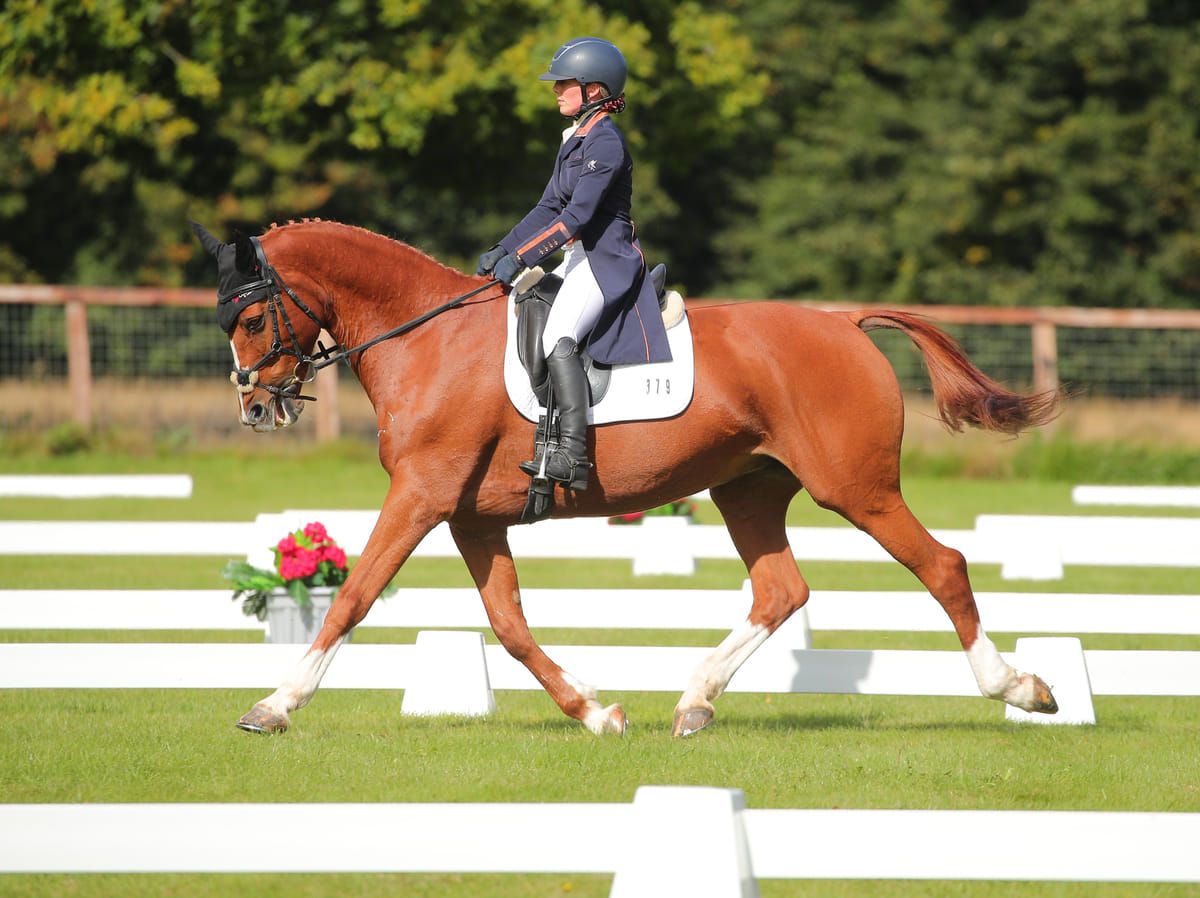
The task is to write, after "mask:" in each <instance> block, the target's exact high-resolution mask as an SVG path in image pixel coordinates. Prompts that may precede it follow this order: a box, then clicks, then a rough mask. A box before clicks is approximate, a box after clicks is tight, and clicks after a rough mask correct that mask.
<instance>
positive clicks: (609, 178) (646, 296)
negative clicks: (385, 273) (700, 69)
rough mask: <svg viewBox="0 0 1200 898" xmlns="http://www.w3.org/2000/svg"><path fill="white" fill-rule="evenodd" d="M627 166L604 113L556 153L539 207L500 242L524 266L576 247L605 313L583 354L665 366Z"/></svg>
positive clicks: (666, 354) (667, 355)
mask: <svg viewBox="0 0 1200 898" xmlns="http://www.w3.org/2000/svg"><path fill="white" fill-rule="evenodd" d="M632 201H633V159H632V157H630V155H629V148H628V146H626V144H625V137H624V135H622V134H621V131H620V129H618V128H617V126H616V124H614V123H613V121H612V119H611V118H610V117H609V115H608V113H606V112H599V113H597V114H596V115H595V116H594V117H593V118H591V119H588V120H587V121H586V122H584V123H583V124H582V125H581V126H580V127H579V128H577V129H576V131H575V133H574V134H572V135H571V136H570V137H568V138H567V139H566V140H565V141H564V142H563V144H562V146H561V147H559V151H558V157H557V158H556V159H555V161H554V172H553V173H552V174H551V175H550V182H549V183H548V184H547V185H546V190H545V192H544V193H543V194H542V198H541V199H540V200H538V204H537V205H536V206H534V207H533V208H532V209H531V210H530V211H529V214H527V215H526V216H525V217H524V218H522V219H521V221H520V222H518V223H517V225H516V227H514V228H513V229H512V230H511V231H509V232H508V234H507V235H506V236H505V237H504V239H503V240H501V241H500V245H501V246H503V247H504V249H505V251H507V252H510V253H517V254H518V255H519V256H520V257H521V261H522V262H523V263H524V264H525V265H526V266H528V267H533V266H534V265H537V264H538V263H539V262H540V261H541V260H542V259H544V258H545V257H546V256H548V255H550V254H551V253H552V252H554V251H555V250H557V249H559V248H560V247H562V246H564V245H565V244H567V243H568V242H570V241H572V240H579V241H580V242H581V243H582V244H583V249H584V251H585V252H586V253H587V257H588V264H589V265H590V266H591V269H592V273H593V274H595V276H596V283H597V284H599V285H600V290H601V292H603V294H604V311H603V312H602V313H601V315H600V319H599V321H597V322H596V326H595V327H594V328H593V329H592V332H591V334H590V335H589V336H588V339H587V345H586V347H585V348H586V349H587V351H588V354H589V355H590V356H591V357H592V358H594V359H595V360H596V361H598V362H603V363H605V364H609V365H624V364H633V363H637V362H666V361H670V359H671V348H670V346H669V345H668V343H667V333H666V330H665V329H664V327H663V323H662V315H661V314H660V312H659V309H658V298H657V297H656V296H655V295H654V287H653V285H652V284H651V283H650V278H649V277H647V276H646V260H645V259H644V258H643V257H642V250H641V247H640V246H639V245H638V241H637V238H636V236H635V235H634V225H633V219H632V218H631V216H630V207H631V205H632Z"/></svg>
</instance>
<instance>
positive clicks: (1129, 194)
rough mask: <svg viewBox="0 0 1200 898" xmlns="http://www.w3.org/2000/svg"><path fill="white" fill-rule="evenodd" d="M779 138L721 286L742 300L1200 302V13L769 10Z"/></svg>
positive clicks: (1101, 3)
mask: <svg viewBox="0 0 1200 898" xmlns="http://www.w3.org/2000/svg"><path fill="white" fill-rule="evenodd" d="M748 27H749V30H750V34H751V36H752V38H753V39H754V40H755V41H756V44H757V45H758V46H759V47H760V52H761V54H762V58H764V59H766V60H768V61H769V64H770V66H771V70H772V75H773V80H774V81H775V83H776V84H778V86H779V90H778V92H777V93H776V94H775V96H774V97H773V98H772V102H771V104H770V108H769V110H767V111H765V112H764V115H763V120H764V122H765V125H764V128H766V129H772V130H774V131H776V132H778V133H779V135H780V137H779V139H778V141H777V142H776V143H775V144H774V145H773V147H772V149H773V152H772V153H771V154H770V155H769V156H768V155H764V154H762V153H752V154H751V156H752V157H753V158H755V159H761V160H768V161H767V164H766V166H765V167H764V168H763V169H759V170H754V171H751V172H750V173H749V175H748V176H747V177H746V178H745V179H744V181H743V183H742V186H741V189H740V192H739V198H740V201H741V203H742V205H743V207H744V210H745V211H744V214H743V215H742V216H741V217H740V218H739V219H738V220H737V221H736V222H734V223H733V224H732V225H731V226H730V227H729V228H728V229H727V231H726V233H725V234H724V235H723V237H724V243H725V245H726V246H728V247H729V248H730V250H729V252H727V253H726V254H725V258H726V260H727V264H726V266H725V268H724V269H723V272H722V274H723V276H724V279H725V284H726V287H727V288H728V290H730V291H731V292H733V293H735V294H740V295H745V296H761V295H775V296H796V295H810V296H822V297H828V298H848V299H856V300H862V301H869V302H880V301H885V302H893V303H895V302H909V301H919V302H947V303H991V304H1000V305H1036V304H1077V305H1102V306H1104V305H1108V306H1129V305H1135V306H1178V305H1184V304H1195V302H1196V298H1197V296H1198V295H1200V182H1198V181H1197V179H1196V177H1195V171H1194V169H1195V160H1196V159H1198V158H1200V133H1198V129H1197V124H1196V118H1195V114H1194V110H1195V109H1196V108H1197V103H1198V101H1200V40H1198V38H1200V9H1197V8H1196V7H1195V5H1194V4H1190V5H1189V4H1179V3H1170V2H1124V0H1071V2H1061V3H1050V2H1036V0H1035V2H1028V3H1026V2H1005V3H978V2H967V0H962V2H956V3H918V2H894V3H888V4H883V5H880V4H868V3H850V2H832V0H828V2H823V3H811V4H805V5H803V6H793V5H790V4H782V3H778V4H774V3H773V4H769V5H767V6H766V7H765V8H763V9H761V10H760V12H759V13H758V15H757V17H756V18H755V19H753V20H751V21H750V22H748Z"/></svg>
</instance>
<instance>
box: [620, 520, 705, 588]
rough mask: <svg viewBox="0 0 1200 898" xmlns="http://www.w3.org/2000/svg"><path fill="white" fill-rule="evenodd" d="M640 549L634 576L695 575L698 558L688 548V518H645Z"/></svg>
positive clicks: (638, 542) (635, 553)
mask: <svg viewBox="0 0 1200 898" xmlns="http://www.w3.org/2000/svg"><path fill="white" fill-rule="evenodd" d="M638 526H640V527H641V532H640V533H639V536H640V537H641V539H639V540H638V541H637V548H636V549H635V550H634V554H633V575H634V576H635V577H638V576H642V575H643V574H679V575H682V576H685V577H690V576H692V575H693V574H694V573H696V558H695V556H694V555H692V550H691V547H690V545H689V544H688V527H690V526H691V521H690V520H689V519H688V518H686V517H666V516H663V515H647V516H646V517H644V518H642V523H641V524H640V525H638Z"/></svg>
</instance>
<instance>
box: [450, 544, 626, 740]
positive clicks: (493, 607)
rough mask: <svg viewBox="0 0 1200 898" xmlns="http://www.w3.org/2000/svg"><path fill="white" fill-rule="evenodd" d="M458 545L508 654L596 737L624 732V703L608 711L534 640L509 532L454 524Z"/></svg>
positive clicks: (589, 689) (560, 705) (609, 707)
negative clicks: (522, 607)
mask: <svg viewBox="0 0 1200 898" xmlns="http://www.w3.org/2000/svg"><path fill="white" fill-rule="evenodd" d="M450 532H451V533H452V534H453V535H454V542H455V544H456V545H457V546H458V550H459V552H461V553H462V557H463V560H464V561H466V563H467V568H468V569H469V570H470V571H471V576H472V577H473V578H474V579H475V585H476V586H477V587H478V588H479V595H480V596H481V597H482V598H483V606H484V608H485V609H486V610H487V616H488V620H489V621H490V622H491V625H492V631H493V632H494V633H495V634H496V638H497V639H499V640H500V642H501V644H503V646H504V648H505V649H507V650H508V653H509V654H510V655H512V656H513V657H514V658H516V659H517V660H518V661H520V662H521V663H522V664H524V665H525V666H526V667H527V668H528V669H529V672H530V673H532V674H533V675H534V676H535V677H537V679H538V682H539V683H541V684H542V686H543V687H544V688H545V690H546V691H547V692H548V693H550V697H551V698H552V699H554V701H555V703H556V704H557V705H558V706H559V707H560V708H562V710H563V713H564V714H566V715H567V716H568V717H574V718H575V719H576V720H578V721H581V722H582V723H583V725H584V726H586V727H587V728H588V729H589V730H591V731H592V732H593V733H595V734H597V735H600V734H602V733H621V734H623V733H624V732H625V712H624V711H623V710H622V709H621V706H620V705H609V706H608V707H604V706H602V705H601V704H600V702H598V701H597V700H596V690H595V689H593V688H592V687H591V686H587V685H585V684H583V683H581V682H579V681H578V680H577V679H575V678H574V677H573V676H571V675H570V674H569V673H567V672H566V671H564V670H563V669H562V668H561V667H559V666H558V665H557V664H555V663H554V662H553V661H551V660H550V658H549V657H548V656H547V655H546V653H545V652H543V651H542V649H541V647H540V646H539V645H538V644H537V643H536V642H535V641H534V638H533V634H531V633H530V632H529V625H528V624H527V623H526V621H525V612H524V611H522V610H521V591H520V587H519V586H518V584H517V569H516V566H515V565H514V564H513V560H512V552H511V551H510V550H509V547H508V535H507V532H506V530H504V529H500V530H483V531H481V530H473V529H472V530H466V529H463V528H461V527H456V526H455V525H454V524H453V523H451V525H450Z"/></svg>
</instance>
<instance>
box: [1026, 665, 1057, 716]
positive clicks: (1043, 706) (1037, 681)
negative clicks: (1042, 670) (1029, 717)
mask: <svg viewBox="0 0 1200 898" xmlns="http://www.w3.org/2000/svg"><path fill="white" fill-rule="evenodd" d="M1030 676H1033V707H1032V708H1030V709H1029V710H1031V711H1038V712H1040V713H1042V714H1057V713H1058V702H1056V701H1055V700H1054V693H1053V692H1051V691H1050V687H1049V686H1047V685H1046V683H1045V681H1044V680H1043V679H1042V678H1041V677H1039V676H1034V675H1033V674H1030Z"/></svg>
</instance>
